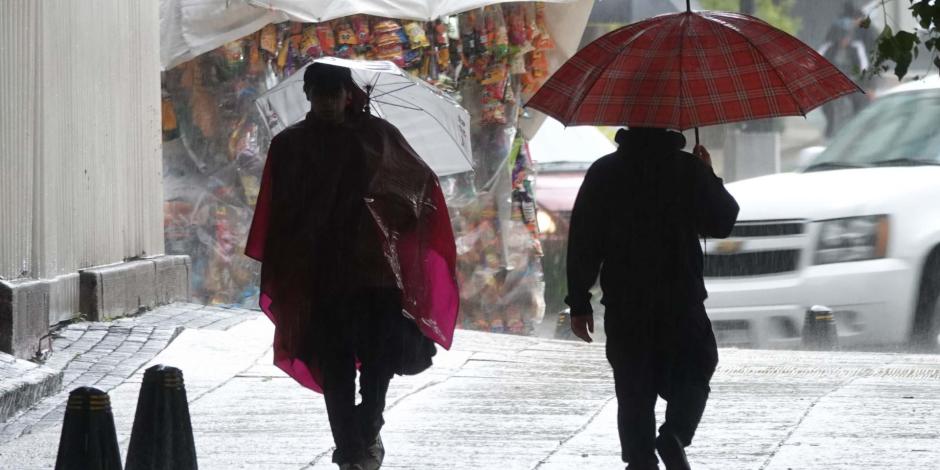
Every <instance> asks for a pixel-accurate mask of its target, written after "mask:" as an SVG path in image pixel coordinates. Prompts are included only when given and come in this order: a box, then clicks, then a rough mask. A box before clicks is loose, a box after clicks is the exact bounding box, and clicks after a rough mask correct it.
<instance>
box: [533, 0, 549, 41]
mask: <svg viewBox="0 0 940 470" xmlns="http://www.w3.org/2000/svg"><path fill="white" fill-rule="evenodd" d="M535 27H536V30H537V34H536V37H535V40H534V41H533V43H532V44H533V45H534V46H535V48H536V49H554V48H555V42H554V41H552V38H551V36H549V34H548V25H547V24H546V23H545V4H544V3H541V2H539V3H536V4H535Z"/></svg>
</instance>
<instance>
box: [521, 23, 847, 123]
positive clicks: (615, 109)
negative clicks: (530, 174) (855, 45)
mask: <svg viewBox="0 0 940 470" xmlns="http://www.w3.org/2000/svg"><path fill="white" fill-rule="evenodd" d="M855 91H861V89H860V88H859V87H858V86H857V85H856V84H855V83H854V82H852V80H850V79H849V78H848V77H846V76H845V75H844V74H842V72H840V71H839V70H838V69H837V68H836V67H835V66H834V65H832V64H831V63H829V61H827V60H826V59H825V58H823V57H822V56H821V55H819V54H818V53H816V51H814V50H813V49H812V48H810V47H809V46H807V45H806V44H803V43H802V42H801V41H800V40H799V39H796V38H795V37H793V36H790V35H789V34H787V33H785V32H783V31H780V30H779V29H776V28H774V27H773V26H770V25H769V24H767V23H765V22H764V21H761V20H759V19H757V18H754V17H751V16H747V15H742V14H738V13H726V12H711V11H696V12H692V11H685V12H682V13H674V14H668V15H661V16H656V17H653V18H650V19H648V20H645V21H640V22H638V23H634V24H631V25H628V26H625V27H623V28H620V29H618V30H616V31H613V32H611V33H609V34H607V35H605V36H603V37H601V38H600V39H597V40H596V41H594V42H592V43H590V44H588V45H587V46H585V47H584V48H583V49H581V50H580V51H578V52H577V53H576V54H575V55H574V56H573V57H571V58H570V59H569V60H568V61H567V62H566V63H565V64H563V65H562V66H561V68H559V69H558V71H557V72H555V74H554V75H552V77H551V78H550V79H549V80H548V81H546V82H545V84H544V85H542V87H541V89H540V90H539V91H538V92H537V93H536V94H535V96H533V97H532V99H530V100H529V102H528V103H527V104H526V106H528V107H531V108H535V109H537V110H539V111H542V112H544V113H545V114H548V115H549V116H552V117H554V118H555V119H558V120H559V121H561V122H562V123H564V124H565V125H579V124H591V125H626V126H633V127H662V128H668V129H678V130H685V129H689V128H692V127H699V126H708V125H712V124H721V123H727V122H737V121H746V120H750V119H760V118H769V117H774V116H793V115H805V114H806V113H807V112H808V111H809V110H811V109H813V108H815V107H817V106H819V105H821V104H823V103H825V102H826V101H829V100H832V99H835V98H838V97H839V96H842V95H845V94H848V93H853V92H855Z"/></svg>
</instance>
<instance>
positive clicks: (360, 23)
mask: <svg viewBox="0 0 940 470" xmlns="http://www.w3.org/2000/svg"><path fill="white" fill-rule="evenodd" d="M351 21H352V27H353V31H355V32H356V40H357V41H358V44H359V45H360V46H362V47H364V46H366V45H368V44H369V43H370V42H372V32H371V31H370V30H369V18H368V17H367V16H365V15H353V16H352V18H351Z"/></svg>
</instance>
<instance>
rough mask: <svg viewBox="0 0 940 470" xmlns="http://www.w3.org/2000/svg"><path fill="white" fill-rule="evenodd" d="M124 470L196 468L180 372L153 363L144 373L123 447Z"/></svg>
mask: <svg viewBox="0 0 940 470" xmlns="http://www.w3.org/2000/svg"><path fill="white" fill-rule="evenodd" d="M126 468H127V470H196V468H197V465H196V446H195V444H194V443H193V426H192V423H191V422H190V420H189V403H188V402H187V401H186V387H184V386H183V372H181V371H180V370H179V369H177V368H175V367H168V366H164V365H156V366H153V367H151V368H149V369H147V371H146V372H145V373H144V381H143V384H141V387H140V397H139V398H138V400H137V414H135V415H134V428H133V430H132V431H131V442H130V446H129V447H128V449H127V465H126Z"/></svg>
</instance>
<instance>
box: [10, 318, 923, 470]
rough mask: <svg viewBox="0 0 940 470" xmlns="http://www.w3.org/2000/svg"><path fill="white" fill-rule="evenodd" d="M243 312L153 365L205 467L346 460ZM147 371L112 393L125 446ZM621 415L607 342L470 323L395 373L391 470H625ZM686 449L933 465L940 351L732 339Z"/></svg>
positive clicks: (55, 431) (46, 457) (755, 463)
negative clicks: (426, 363) (334, 453)
mask: <svg viewBox="0 0 940 470" xmlns="http://www.w3.org/2000/svg"><path fill="white" fill-rule="evenodd" d="M171 308H176V309H178V310H179V307H178V306H174V307H171ZM160 313H161V311H160V310H157V311H155V312H153V313H151V314H148V315H154V314H157V315H159V314H160ZM230 313H231V314H235V311H232V312H230ZM148 315H145V316H143V317H141V318H142V319H144V320H145V319H146V317H148ZM238 315H244V317H247V318H251V319H250V320H247V321H243V322H241V323H237V324H235V325H234V326H231V328H229V329H227V330H221V329H215V330H209V329H194V328H187V329H184V330H182V332H181V333H179V335H178V336H177V337H176V338H175V339H174V340H173V341H172V342H171V343H170V345H169V347H167V348H166V349H165V350H163V351H162V352H161V353H159V354H158V355H156V357H152V359H150V360H149V361H148V364H155V363H163V364H168V365H174V366H177V367H180V368H181V369H182V370H183V372H184V375H185V379H186V386H187V393H188V397H189V399H190V411H191V414H192V417H193V428H194V431H195V441H196V448H197V454H198V456H199V465H200V468H202V469H230V468H245V469H249V468H250V469H292V470H299V469H331V468H335V466H333V465H332V464H331V463H330V462H329V460H330V452H331V445H332V438H331V436H330V432H329V428H328V426H327V420H326V413H325V409H324V406H323V400H322V397H321V396H319V395H317V394H314V393H313V392H310V391H307V390H305V389H303V388H301V387H300V386H298V385H297V384H296V383H294V382H293V380H291V379H290V378H288V377H286V376H285V375H284V374H283V373H281V372H280V371H279V370H278V369H276V368H274V367H273V366H272V365H271V351H270V340H271V335H272V332H273V328H272V327H271V324H270V323H269V322H268V321H267V319H265V318H263V317H260V316H258V315H257V314H252V313H248V312H243V311H242V313H238ZM158 323H159V322H158ZM91 328H92V326H89V329H91ZM106 357H107V355H105V356H103V358H102V360H103V359H104V358H106ZM132 357H134V356H132ZM72 362H73V363H74V362H75V361H72ZM99 363H100V361H99ZM145 366H146V365H145ZM145 366H144V367H145ZM90 367H94V365H92V366H90ZM72 368H73V367H72V366H71V365H70V366H69V367H66V369H65V374H66V376H69V374H70V373H73V371H72ZM142 371H143V367H141V368H138V369H137V370H136V371H134V372H133V373H132V374H131V375H129V378H127V379H125V380H124V381H123V382H122V383H120V384H118V385H116V386H115V387H114V388H112V389H111V391H110V394H111V399H112V404H113V408H114V414H115V423H116V426H117V432H118V438H119V439H121V445H122V451H126V446H127V442H128V439H129V437H130V429H131V424H132V422H133V416H132V415H133V413H134V409H135V406H136V399H137V393H138V390H139V386H140V379H141V376H142ZM78 377H79V378H81V377H82V376H81V375H79V376H78ZM78 385H85V383H83V382H81V380H79V381H73V382H71V383H70V384H69V385H66V388H67V389H70V388H73V387H75V386H78ZM57 400H58V402H57V403H56V401H57ZM61 400H62V398H61V396H56V397H51V398H49V399H47V400H44V402H42V403H40V404H39V405H38V406H37V407H36V408H35V409H51V410H52V411H50V412H48V413H47V414H45V415H44V416H42V417H41V418H39V419H38V420H37V416H36V413H35V412H34V411H29V412H27V413H25V414H21V415H19V416H18V417H16V418H14V419H13V420H11V421H9V422H7V423H5V426H3V427H2V428H0V468H3V469H7V468H9V469H33V468H37V469H38V468H51V467H52V466H53V464H54V462H55V457H56V450H57V446H58V439H59V430H60V422H61V411H58V408H57V407H58V406H60V405H61ZM46 402H50V403H46ZM659 412H660V416H661V413H662V409H660V410H659ZM615 416H616V402H615V401H614V400H613V383H612V377H611V373H610V370H609V367H608V366H607V363H606V361H605V359H604V349H603V345H596V344H593V345H587V344H580V343H573V342H564V341H555V340H546V339H539V338H530V337H515V336H508V335H495V334H488V333H478V332H469V331H458V334H457V337H456V340H455V343H454V349H453V350H452V351H449V352H443V351H442V352H441V353H440V354H438V356H437V357H436V358H435V366H434V367H433V368H432V369H431V370H429V371H427V372H425V373H423V374H420V375H418V376H412V377H396V378H395V379H394V380H393V381H392V387H391V390H390V392H389V402H388V411H387V413H386V421H387V425H386V427H385V430H384V431H383V439H384V440H385V444H386V448H387V450H388V455H387V459H386V466H385V467H384V468H389V469H432V468H433V469H461V470H464V469H493V470H503V469H507V470H513V469H520V470H522V469H524V470H536V469H539V470H572V469H577V468H584V469H611V470H613V469H622V468H623V465H622V464H621V463H620V462H619V446H618V444H617V438H616V435H617V433H616V424H615ZM689 454H690V458H691V460H692V462H693V467H694V468H696V469H712V470H734V469H754V470H764V469H767V470H771V469H773V470H777V469H779V470H785V469H790V468H792V469H816V468H819V469H858V468H880V469H886V468H897V469H902V468H903V469H924V470H926V469H931V470H934V469H936V468H937V462H938V461H940V357H938V356H928V355H904V354H884V353H859V352H852V353H844V352H794V351H751V350H734V349H723V350H722V351H721V365H720V366H719V370H718V372H717V373H716V375H715V379H714V381H713V384H712V400H711V402H710V403H709V408H708V410H707V411H706V415H705V418H704V420H703V422H702V426H701V429H700V433H699V435H698V436H697V439H696V442H695V443H694V444H693V446H692V447H690V448H689Z"/></svg>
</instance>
